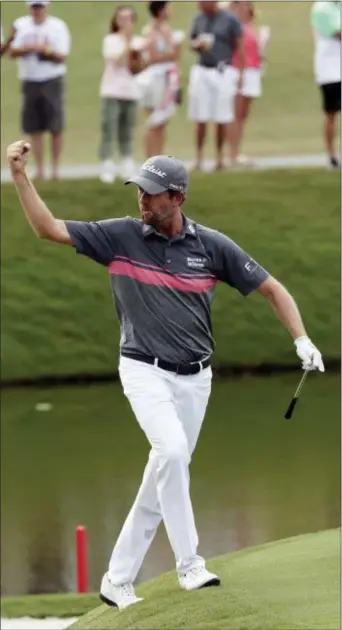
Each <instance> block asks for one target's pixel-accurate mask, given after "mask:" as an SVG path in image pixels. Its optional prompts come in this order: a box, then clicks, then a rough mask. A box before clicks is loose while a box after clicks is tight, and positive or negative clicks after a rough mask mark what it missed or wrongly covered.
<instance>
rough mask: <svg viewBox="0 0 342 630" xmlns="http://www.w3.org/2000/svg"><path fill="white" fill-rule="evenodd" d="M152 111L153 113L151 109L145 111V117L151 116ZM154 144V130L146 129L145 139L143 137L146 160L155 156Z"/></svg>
mask: <svg viewBox="0 0 342 630" xmlns="http://www.w3.org/2000/svg"><path fill="white" fill-rule="evenodd" d="M152 111H153V110H152V109H147V110H146V114H147V117H149V116H150V115H151V114H152ZM155 144H156V141H155V129H154V128H148V129H146V132H145V137H144V145H145V155H146V157H147V158H149V157H152V156H153V155H156V153H155Z"/></svg>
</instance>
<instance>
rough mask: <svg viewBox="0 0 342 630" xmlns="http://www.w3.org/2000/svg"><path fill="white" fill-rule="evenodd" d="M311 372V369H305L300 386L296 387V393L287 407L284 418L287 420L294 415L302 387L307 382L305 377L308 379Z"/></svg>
mask: <svg viewBox="0 0 342 630" xmlns="http://www.w3.org/2000/svg"><path fill="white" fill-rule="evenodd" d="M309 372H310V370H305V371H304V374H303V376H302V378H301V379H300V381H299V385H298V387H297V389H296V391H295V393H294V396H293V398H292V400H291V402H290V404H289V406H288V408H287V411H286V413H285V416H284V418H286V420H289V419H290V418H291V417H292V414H293V410H294V408H295V406H296V404H297V400H298V398H299V394H300V392H301V389H302V387H303V385H304V383H305V379H306V377H307V375H308V374H309Z"/></svg>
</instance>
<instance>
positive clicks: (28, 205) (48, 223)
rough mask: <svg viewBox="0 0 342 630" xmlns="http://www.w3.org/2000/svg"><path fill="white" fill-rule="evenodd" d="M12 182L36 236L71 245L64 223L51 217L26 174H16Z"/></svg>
mask: <svg viewBox="0 0 342 630" xmlns="http://www.w3.org/2000/svg"><path fill="white" fill-rule="evenodd" d="M13 180H14V185H15V187H16V189H17V193H18V197H19V200H20V203H21V205H22V208H23V210H24V213H25V215H26V218H27V220H28V222H29V223H30V225H31V227H32V229H33V231H34V232H35V233H36V235H37V236H38V237H39V238H41V239H46V240H48V241H53V242H54V243H62V244H64V245H73V242H72V240H71V238H70V235H69V232H68V230H67V227H66V224H65V221H62V220H61V219H56V218H55V217H54V216H53V214H52V212H51V211H50V210H49V208H48V207H47V205H46V204H45V203H44V201H43V200H42V199H41V197H40V196H39V195H38V193H37V191H36V189H35V187H34V185H33V184H32V182H31V180H30V179H29V177H28V176H27V174H26V173H19V174H16V175H14V176H13Z"/></svg>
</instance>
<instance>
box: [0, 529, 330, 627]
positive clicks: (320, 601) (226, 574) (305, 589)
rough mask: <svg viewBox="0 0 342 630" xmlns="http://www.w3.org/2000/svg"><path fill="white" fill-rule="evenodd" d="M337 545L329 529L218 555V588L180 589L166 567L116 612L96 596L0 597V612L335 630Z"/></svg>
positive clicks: (94, 620)
mask: <svg viewBox="0 0 342 630" xmlns="http://www.w3.org/2000/svg"><path fill="white" fill-rule="evenodd" d="M339 545H340V541H339V530H330V531H325V532H320V533H318V534H308V535H305V536H298V537H295V538H290V539H286V540H282V541H279V542H275V543H271V544H267V545H263V546H260V547H252V548H249V549H245V550H243V551H240V552H236V553H232V554H229V555H226V556H220V557H218V558H216V559H214V560H212V561H210V562H209V563H208V566H209V567H210V568H211V569H212V570H213V571H217V572H218V573H219V574H220V577H221V580H222V585H221V587H220V588H212V589H203V590H200V591H196V592H193V593H185V592H183V591H181V590H180V589H179V587H178V583H177V581H176V576H175V574H174V572H172V573H168V574H165V575H163V576H161V577H160V578H157V579H155V580H152V581H150V582H148V583H146V584H145V585H142V586H140V587H139V588H138V589H137V590H138V592H139V594H141V595H142V596H143V597H145V601H144V602H142V603H141V604H139V605H138V606H135V607H134V606H133V607H132V608H130V609H128V610H127V611H125V612H123V613H119V612H118V611H116V610H113V609H108V607H106V606H97V603H98V599H97V596H96V595H84V596H77V595H49V596H29V597H18V598H4V599H3V600H2V612H1V614H2V616H3V617H19V616H26V615H29V616H33V617H45V616H58V617H66V616H76V617H77V616H81V615H85V616H84V617H82V618H81V619H80V620H79V621H78V622H76V624H74V625H73V626H72V628H74V629H75V630H87V629H89V630H96V629H97V628H98V629H101V630H115V629H116V628H120V629H121V628H130V629H133V628H137V629H138V628H147V627H148V628H158V629H162V628H163V629H165V630H168V629H171V628H172V629H174V630H176V629H177V628H183V627H185V626H187V627H190V628H214V627H215V628H224V629H225V630H226V629H227V630H228V629H229V628H231V629H234V630H237V629H238V628H243V629H244V630H249V629H250V630H252V629H253V630H255V629H261V628H262V629H266V628H269V629H271V628H272V630H276V629H283V630H285V629H291V630H296V629H297V628H298V629H300V628H301V629H304V628H311V629H312V630H316V629H317V630H318V629H322V630H323V628H324V630H330V629H331V630H332V629H334V630H335V629H336V630H337V628H339V627H340V609H339ZM94 606H96V608H95V609H93V608H94ZM90 609H92V610H91V611H90ZM88 611H90V612H88Z"/></svg>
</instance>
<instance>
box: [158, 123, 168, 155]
mask: <svg viewBox="0 0 342 630" xmlns="http://www.w3.org/2000/svg"><path fill="white" fill-rule="evenodd" d="M155 131H156V136H155V137H156V146H155V148H156V153H155V155H163V153H164V147H165V142H166V124H165V125H160V126H159V127H157V128H156V130H155Z"/></svg>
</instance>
